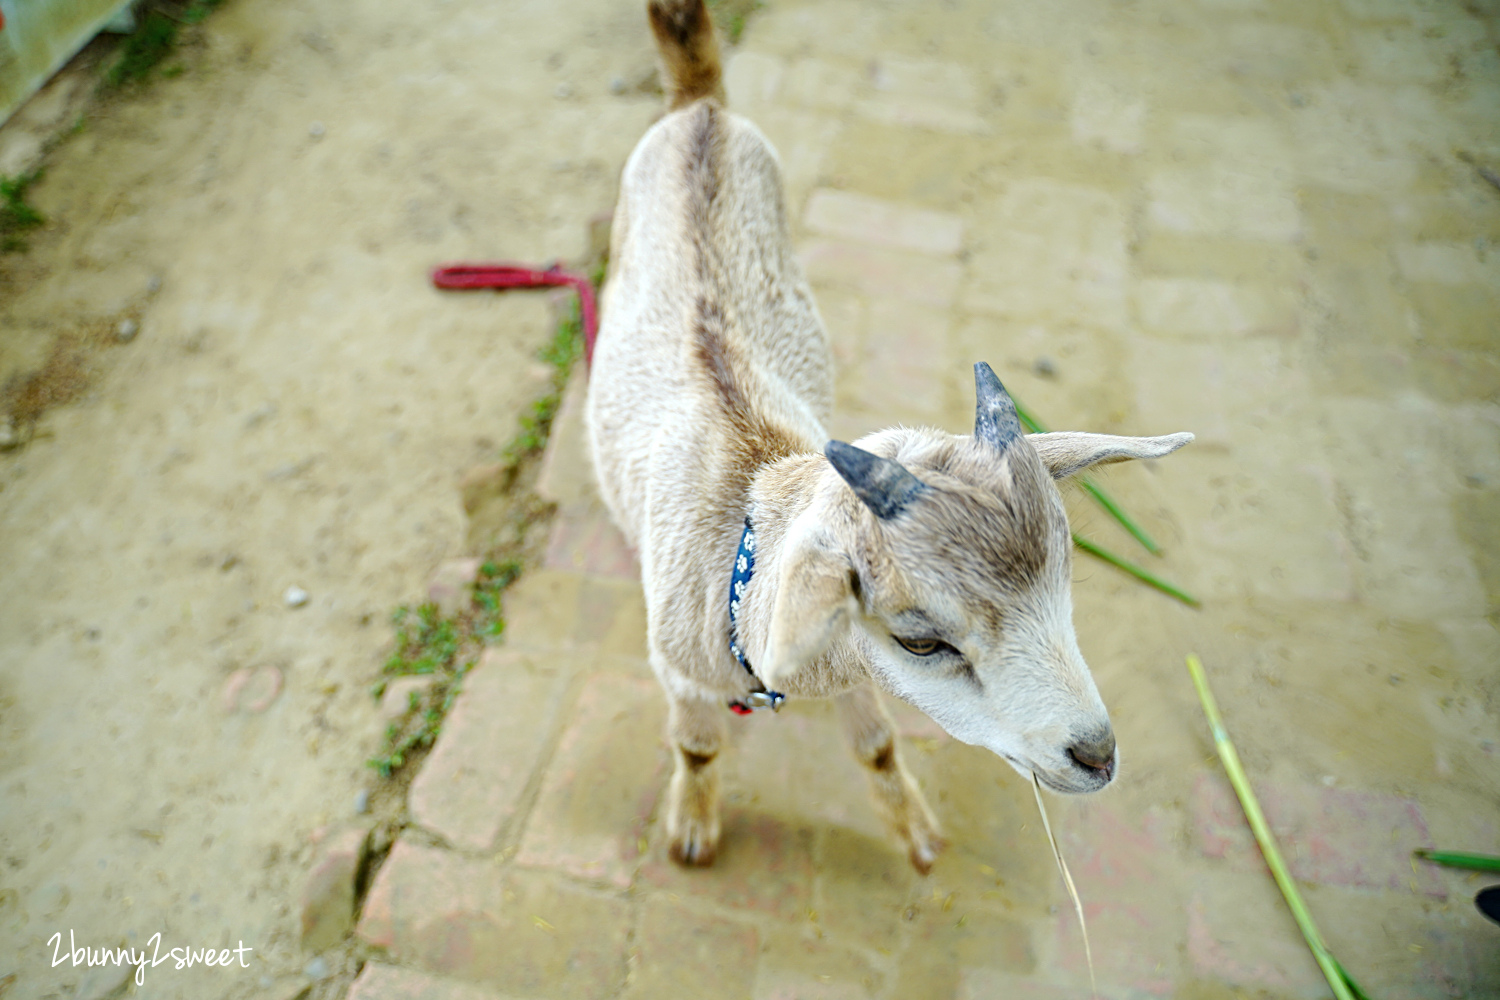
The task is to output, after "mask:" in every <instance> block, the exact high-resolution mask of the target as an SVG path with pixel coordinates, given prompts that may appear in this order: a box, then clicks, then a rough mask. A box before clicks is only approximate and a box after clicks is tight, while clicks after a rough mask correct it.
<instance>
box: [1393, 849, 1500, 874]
mask: <svg viewBox="0 0 1500 1000" xmlns="http://www.w3.org/2000/svg"><path fill="white" fill-rule="evenodd" d="M1412 854H1414V855H1416V856H1417V857H1419V858H1421V859H1422V860H1423V861H1431V862H1432V863H1433V864H1435V865H1443V866H1445V867H1447V868H1465V869H1468V870H1469V871H1476V872H1500V858H1497V857H1495V856H1494V855H1493V854H1463V853H1460V852H1459V851H1427V850H1421V851H1412Z"/></svg>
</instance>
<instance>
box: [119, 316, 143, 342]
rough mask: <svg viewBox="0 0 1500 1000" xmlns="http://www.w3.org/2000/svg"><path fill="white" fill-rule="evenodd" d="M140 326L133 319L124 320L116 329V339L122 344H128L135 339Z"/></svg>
mask: <svg viewBox="0 0 1500 1000" xmlns="http://www.w3.org/2000/svg"><path fill="white" fill-rule="evenodd" d="M140 328H141V327H140V324H139V323H137V322H136V321H135V320H133V319H122V320H120V325H119V326H117V327H115V339H116V340H118V341H119V342H120V343H122V344H128V343H130V342H131V341H132V340H134V339H135V335H136V333H137V332H138V331H139V330H140Z"/></svg>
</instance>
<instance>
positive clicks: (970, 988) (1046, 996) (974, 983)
mask: <svg viewBox="0 0 1500 1000" xmlns="http://www.w3.org/2000/svg"><path fill="white" fill-rule="evenodd" d="M930 995H931V996H933V997H934V998H938V997H944V998H946V997H948V996H956V997H958V1000H990V998H992V997H1005V998H1006V1000H1101V998H1102V1000H1116V998H1117V997H1118V994H1115V993H1112V992H1110V991H1109V990H1108V989H1107V988H1105V989H1101V990H1100V991H1099V992H1098V993H1090V992H1089V990H1088V988H1087V987H1084V988H1082V989H1079V988H1076V987H1068V986H1057V985H1054V984H1052V983H1047V982H1039V981H1038V980H1035V979H1030V978H1022V977H1020V976H1012V975H1009V974H1007V973H1004V972H996V971H995V970H993V969H983V968H980V969H964V970H963V972H962V981H961V982H960V984H959V988H958V992H957V993H954V994H949V993H934V994H930ZM1121 1000H1123V998H1121Z"/></svg>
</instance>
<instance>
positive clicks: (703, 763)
mask: <svg viewBox="0 0 1500 1000" xmlns="http://www.w3.org/2000/svg"><path fill="white" fill-rule="evenodd" d="M677 752H678V753H680V754H682V762H683V763H684V764H686V765H687V768H688V770H689V771H701V770H703V769H704V768H705V767H707V766H708V765H710V764H712V763H713V762H714V758H715V757H717V756H718V754H713V753H694V752H693V751H691V750H687V749H684V748H683V747H678V748H677Z"/></svg>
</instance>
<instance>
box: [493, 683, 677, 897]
mask: <svg viewBox="0 0 1500 1000" xmlns="http://www.w3.org/2000/svg"><path fill="white" fill-rule="evenodd" d="M665 720H666V704H665V701H664V700H663V698H662V695H661V689H660V687H659V686H658V685H657V683H656V681H654V680H651V679H645V678H633V677H621V676H618V675H614V674H596V675H594V676H593V677H591V678H589V679H588V681H587V682H586V683H585V685H584V688H583V690H582V692H580V694H579V696H578V703H577V705H576V706H575V707H574V709H573V711H572V713H571V718H570V721H569V723H568V727H567V729H565V730H564V731H563V734H562V737H561V739H560V740H559V742H558V746H557V750H556V752H555V753H554V754H553V756H552V762H551V763H550V764H549V765H548V767H547V771H546V775H545V776H544V778H543V780H542V787H541V792H540V793H539V796H538V798H537V802H536V805H535V806H534V807H533V808H532V810H531V817H530V819H529V820H528V821H527V824H526V832H525V833H524V834H523V835H522V838H521V848H520V852H519V853H518V854H517V855H516V861H517V863H518V864H522V865H529V866H532V867H539V868H552V869H556V870H558V871H563V872H566V873H568V874H569V875H572V876H574V877H576V878H581V879H589V880H593V881H601V882H608V883H610V884H612V885H615V886H617V887H619V888H621V889H624V888H626V887H628V886H629V885H630V881H631V876H632V875H633V874H634V872H635V868H636V866H637V864H638V863H639V860H640V856H641V847H640V845H641V844H642V843H644V836H643V835H644V833H645V829H646V824H647V822H648V821H649V820H650V817H651V813H652V810H653V809H654V807H655V805H656V800H657V797H658V795H659V794H660V792H661V789H662V785H663V782H664V780H665V777H666V774H667V768H668V762H669V758H668V755H667V751H666V749H665V747H664V746H663V745H662V727H663V725H664V723H665Z"/></svg>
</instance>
